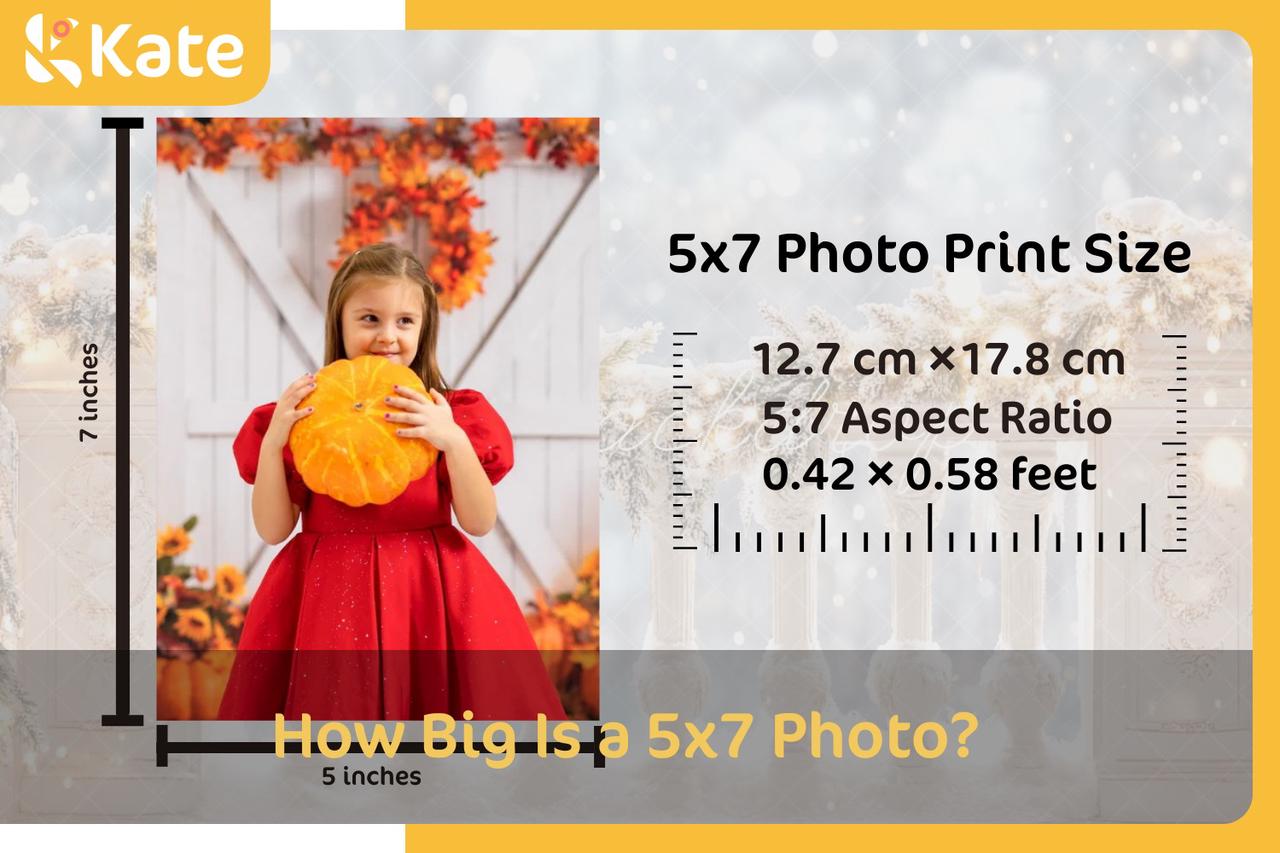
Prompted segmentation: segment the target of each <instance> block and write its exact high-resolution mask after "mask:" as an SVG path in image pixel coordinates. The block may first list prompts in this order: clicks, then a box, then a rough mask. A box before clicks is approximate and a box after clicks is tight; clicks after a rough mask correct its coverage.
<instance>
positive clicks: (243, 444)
mask: <svg viewBox="0 0 1280 853" xmlns="http://www.w3.org/2000/svg"><path fill="white" fill-rule="evenodd" d="M275 411H276V404H275V403H267V404H265V405H262V406H259V407H258V408H256V409H254V410H253V411H252V412H250V413H249V418H248V419H247V420H246V421H245V422H244V426H242V427H240V434H239V435H237V436H236V440H235V442H234V443H232V445H231V452H232V453H233V454H235V457H236V467H237V468H238V469H239V470H240V476H241V477H242V478H243V479H244V481H245V482H246V483H249V484H250V485H252V484H253V482H254V481H255V480H256V479H257V478H258V455H259V453H261V451H262V438H263V436H265V435H266V434H267V427H268V426H270V425H271V416H272V415H273V414H275ZM283 457H284V480H285V485H286V486H287V487H288V489H289V499H290V500H291V501H293V503H294V506H298V507H302V506H304V505H305V504H306V501H307V498H308V497H309V496H310V494H311V493H310V492H309V491H308V490H307V486H306V484H305V483H303V482H302V475H301V474H299V473H298V469H297V468H295V467H293V451H291V450H290V449H289V448H288V447H287V446H286V447H285V449H284V454H283Z"/></svg>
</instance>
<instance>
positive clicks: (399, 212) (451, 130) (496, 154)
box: [156, 118, 599, 311]
mask: <svg viewBox="0 0 1280 853" xmlns="http://www.w3.org/2000/svg"><path fill="white" fill-rule="evenodd" d="M518 132H519V134H520V136H521V137H522V138H523V139H524V152H525V154H526V156H528V157H529V158H530V159H533V160H538V159H545V161H546V162H548V163H551V164H552V165H554V166H555V167H556V168H559V169H564V168H567V167H568V166H570V165H571V164H572V165H576V166H579V167H590V166H594V165H596V163H597V162H598V161H599V142H598V140H599V121H598V120H597V119H593V118H552V119H542V118H523V119H520V121H519V125H518ZM498 133H499V128H498V125H497V123H496V122H495V121H494V120H493V119H489V118H482V119H479V120H477V121H474V122H470V123H468V122H467V121H466V120H464V119H460V118H438V119H424V118H411V119H407V120H406V122H405V124H404V126H403V127H399V128H388V127H386V126H381V125H373V124H359V123H357V122H356V121H355V120H353V119H349V118H323V119H283V118H256V119H245V118H207V119H197V118H161V119H159V120H158V131H157V141H156V155H157V159H158V160H159V161H160V162H162V163H169V164H171V165H172V166H173V167H174V168H175V169H177V170H178V171H179V172H182V171H185V170H186V169H189V168H194V167H200V168H206V169H211V170H213V171H222V170H223V169H225V168H226V167H227V164H228V163H229V162H230V159H231V155H232V154H233V153H234V152H236V151H242V152H247V153H252V154H255V155H256V156H257V158H258V164H259V169H260V170H261V172H262V174H263V176H265V177H266V178H267V179H269V180H270V179H274V178H275V177H276V175H277V174H278V173H279V170H280V168H281V167H282V166H286V165H293V164H298V163H302V162H307V161H310V160H313V159H316V158H317V157H324V158H327V159H328V161H329V163H330V164H331V165H333V166H334V167H335V168H337V169H340V170H341V171H342V173H343V174H344V175H349V174H351V171H352V170H353V169H356V168H358V167H362V166H376V168H377V175H378V181H377V183H367V182H361V183H357V184H356V185H355V186H354V188H353V189H354V196H355V203H354V205H353V207H352V208H351V210H349V211H348V212H347V214H346V217H345V221H344V225H343V231H342V234H341V236H339V238H338V240H337V246H338V257H336V258H334V259H333V260H332V261H331V263H332V264H333V266H335V267H336V266H338V265H339V264H340V263H341V262H342V259H343V258H345V257H346V256H347V255H349V254H350V253H351V252H353V251H355V250H356V249H358V248H360V247H361V246H367V245H369V244H370V243H376V242H379V241H381V240H385V239H387V238H388V237H390V236H391V235H393V234H396V233H400V232H403V231H404V230H405V229H406V228H407V227H408V226H409V225H410V223H411V222H413V221H424V222H425V223H426V225H427V228H428V233H429V236H428V238H427V242H428V245H429V246H430V247H431V250H432V252H431V256H430V258H429V259H428V260H427V271H428V273H429V274H430V276H431V278H432V279H433V280H434V281H435V282H436V284H437V285H438V286H439V288H440V291H441V292H440V304H441V307H442V308H443V309H444V310H446V311H451V310H453V309H454V308H460V307H462V306H463V305H465V304H466V303H467V302H468V301H469V300H470V299H471V297H472V296H474V295H476V294H478V293H482V292H483V291H484V280H485V278H486V276H487V275H488V271H489V267H490V265H491V264H492V262H493V258H492V256H491V255H490V254H489V247H490V246H492V245H493V242H494V240H495V239H496V238H495V237H494V235H493V233H492V232H490V231H483V230H479V229H476V228H475V227H474V226H473V224H472V219H471V214H472V212H473V211H474V210H475V209H476V208H478V207H480V206H482V205H483V204H484V201H483V200H482V199H480V198H479V197H477V196H476V195H475V193H474V192H473V190H472V186H471V177H470V176H469V175H468V174H467V172H470V173H471V175H474V176H476V177H482V176H484V175H486V174H489V173H491V172H494V171H496V170H497V169H498V168H499V167H500V166H501V164H502V151H501V149H500V148H499V147H498V145H497V138H498ZM442 161H443V162H446V163H449V164H451V165H449V166H447V167H445V168H443V169H435V170H433V169H432V168H431V167H432V165H433V164H435V163H439V162H442Z"/></svg>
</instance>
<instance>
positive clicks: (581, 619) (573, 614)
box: [551, 599, 591, 631]
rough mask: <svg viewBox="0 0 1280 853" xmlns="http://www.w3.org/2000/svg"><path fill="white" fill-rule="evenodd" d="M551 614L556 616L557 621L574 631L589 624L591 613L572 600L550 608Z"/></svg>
mask: <svg viewBox="0 0 1280 853" xmlns="http://www.w3.org/2000/svg"><path fill="white" fill-rule="evenodd" d="M551 612H552V613H554V614H555V615H556V618H557V619H559V620H560V621H562V622H564V623H565V624H566V625H568V626H569V627H570V628H572V629H573V630H575V631H576V630H578V629H579V628H585V627H587V626H588V625H590V624H591V613H590V612H589V611H588V610H587V608H585V607H583V606H582V605H581V604H579V603H578V602H576V601H573V600H572V599H570V600H569V601H566V602H565V603H564V604H557V605H556V606H555V607H553V608H551Z"/></svg>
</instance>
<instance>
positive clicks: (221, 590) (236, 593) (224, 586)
mask: <svg viewBox="0 0 1280 853" xmlns="http://www.w3.org/2000/svg"><path fill="white" fill-rule="evenodd" d="M213 588H214V589H215V590H217V592H218V595H219V596H221V597H222V598H225V599H226V600H227V601H239V600H240V599H241V598H244V575H243V574H242V573H241V571H240V570H239V569H237V568H236V567H235V566H233V565H231V564H230V563H223V564H222V565H221V566H218V571H217V573H216V574H215V575H214V578H213Z"/></svg>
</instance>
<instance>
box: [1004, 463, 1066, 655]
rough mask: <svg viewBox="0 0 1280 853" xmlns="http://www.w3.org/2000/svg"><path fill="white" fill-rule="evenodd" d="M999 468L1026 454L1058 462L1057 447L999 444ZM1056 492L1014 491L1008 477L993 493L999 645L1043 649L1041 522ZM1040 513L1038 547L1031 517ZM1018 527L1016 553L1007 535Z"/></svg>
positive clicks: (1044, 536) (1045, 538) (1044, 543)
mask: <svg viewBox="0 0 1280 853" xmlns="http://www.w3.org/2000/svg"><path fill="white" fill-rule="evenodd" d="M997 455H998V456H999V458H1000V470H1001V471H1002V472H1009V471H1012V470H1013V464H1014V460H1015V459H1016V458H1017V457H1019V456H1025V457H1027V464H1028V466H1033V465H1038V464H1044V465H1049V466H1053V465H1056V464H1057V451H1056V448H1055V445H1054V444H1052V443H1050V442H1009V443H1001V444H1000V445H999V447H998V450H997ZM1054 494H1055V492H1053V491H1049V490H1045V491H1036V490H1035V489H1030V488H1023V489H1019V490H1018V491H1013V490H1012V489H1011V488H1009V486H1008V477H1007V475H1006V477H1005V482H1004V483H1002V484H1001V485H1000V486H999V488H998V489H997V491H996V495H995V497H996V506H997V509H998V511H997V514H996V517H997V519H998V522H997V523H998V524H999V525H1000V527H999V530H998V533H999V534H1000V542H1001V543H1002V545H1001V549H1000V638H999V639H998V640H997V641H996V648H997V649H1019V650H1029V649H1043V648H1044V596H1045V574H1046V572H1047V569H1048V556H1047V555H1048V550H1049V545H1048V543H1049V542H1050V537H1049V535H1048V533H1047V532H1046V531H1047V529H1048V525H1047V524H1046V523H1045V521H1046V519H1047V518H1048V516H1049V510H1050V508H1051V506H1052V503H1053V496H1054ZM1037 515H1039V517H1040V543H1039V546H1040V547H1039V550H1037V549H1036V541H1035V529H1034V524H1035V517H1036V516H1037ZM1015 530H1016V531H1018V533H1019V536H1018V551H1017V553H1014V551H1013V548H1012V545H1011V534H1012V532H1013V531H1015Z"/></svg>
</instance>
